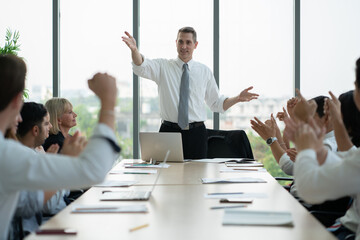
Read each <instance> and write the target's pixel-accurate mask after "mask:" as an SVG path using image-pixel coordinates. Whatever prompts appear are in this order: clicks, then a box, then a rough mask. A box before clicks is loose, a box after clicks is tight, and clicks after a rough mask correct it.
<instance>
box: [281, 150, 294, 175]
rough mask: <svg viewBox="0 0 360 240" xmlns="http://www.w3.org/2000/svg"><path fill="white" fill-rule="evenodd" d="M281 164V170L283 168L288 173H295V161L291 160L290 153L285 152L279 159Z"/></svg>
mask: <svg viewBox="0 0 360 240" xmlns="http://www.w3.org/2000/svg"><path fill="white" fill-rule="evenodd" d="M279 166H280V168H281V170H283V172H284V173H286V174H287V175H290V176H292V175H294V162H293V161H291V159H290V157H289V155H287V153H284V154H283V155H282V156H281V158H280V160H279Z"/></svg>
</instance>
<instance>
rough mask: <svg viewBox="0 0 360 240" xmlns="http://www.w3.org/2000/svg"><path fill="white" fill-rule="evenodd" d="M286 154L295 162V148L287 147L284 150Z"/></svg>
mask: <svg viewBox="0 0 360 240" xmlns="http://www.w3.org/2000/svg"><path fill="white" fill-rule="evenodd" d="M286 154H287V155H288V156H289V157H290V160H291V161H293V162H295V159H296V155H297V151H296V149H295V148H289V149H287V150H286Z"/></svg>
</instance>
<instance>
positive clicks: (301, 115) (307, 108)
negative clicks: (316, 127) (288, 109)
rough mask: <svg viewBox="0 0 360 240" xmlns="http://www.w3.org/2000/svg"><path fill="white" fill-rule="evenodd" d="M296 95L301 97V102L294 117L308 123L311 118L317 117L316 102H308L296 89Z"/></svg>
mask: <svg viewBox="0 0 360 240" xmlns="http://www.w3.org/2000/svg"><path fill="white" fill-rule="evenodd" d="M296 93H297V94H298V96H299V97H300V101H299V102H298V103H297V104H296V105H295V107H294V117H295V118H296V119H299V120H301V121H303V122H308V120H309V119H310V118H312V117H313V116H314V115H315V112H316V108H317V105H316V102H315V101H314V100H311V101H307V100H306V99H305V98H304V97H303V96H302V95H301V93H300V91H299V89H296Z"/></svg>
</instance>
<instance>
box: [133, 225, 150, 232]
mask: <svg viewBox="0 0 360 240" xmlns="http://www.w3.org/2000/svg"><path fill="white" fill-rule="evenodd" d="M148 226H149V224H148V223H147V224H143V225H140V226H137V227H133V228H130V229H129V231H130V232H133V231H136V230H139V229H141V228H145V227H148Z"/></svg>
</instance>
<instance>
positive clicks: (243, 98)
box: [237, 86, 259, 102]
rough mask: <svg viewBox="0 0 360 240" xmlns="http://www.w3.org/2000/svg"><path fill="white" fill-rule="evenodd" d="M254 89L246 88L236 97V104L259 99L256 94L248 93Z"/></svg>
mask: <svg viewBox="0 0 360 240" xmlns="http://www.w3.org/2000/svg"><path fill="white" fill-rule="evenodd" d="M253 88H254V87H252V86H251V87H248V88H246V89H244V90H243V91H242V92H241V93H240V94H239V95H238V96H237V100H238V102H249V101H251V100H253V99H257V98H258V97H259V94H257V93H251V92H249V91H250V90H251V89H253Z"/></svg>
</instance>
